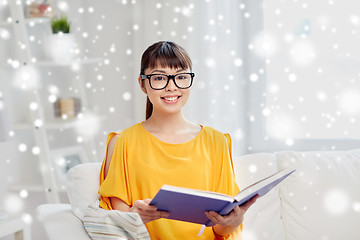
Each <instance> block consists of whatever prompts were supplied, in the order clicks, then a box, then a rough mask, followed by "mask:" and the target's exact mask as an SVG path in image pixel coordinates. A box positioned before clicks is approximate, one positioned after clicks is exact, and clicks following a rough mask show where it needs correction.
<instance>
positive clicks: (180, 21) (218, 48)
mask: <svg viewBox="0 0 360 240" xmlns="http://www.w3.org/2000/svg"><path fill="white" fill-rule="evenodd" d="M83 4H84V7H83V8H82V12H83V13H82V14H83V18H82V19H83V20H82V21H83V23H82V27H81V28H80V29H78V35H80V36H81V35H82V41H83V44H84V46H85V49H87V52H86V54H87V55H88V56H100V57H102V58H103V59H104V61H103V62H102V64H101V66H99V67H96V68H93V67H91V68H90V69H89V71H86V72H87V77H86V78H88V79H92V80H89V81H93V84H92V85H91V86H92V87H91V88H90V89H89V92H90V90H92V89H94V88H95V89H96V90H97V91H96V93H91V94H90V95H91V104H92V105H93V107H94V108H95V110H96V111H97V112H98V113H99V114H103V115H107V116H108V117H107V120H106V121H104V122H103V123H102V124H103V125H102V129H104V131H105V132H109V131H114V130H115V129H123V128H125V127H128V126H130V125H133V124H135V123H137V122H139V121H142V120H144V116H145V102H146V98H145V95H144V94H143V93H142V92H141V90H140V88H139V86H138V82H137V78H138V75H139V68H140V58H141V54H142V53H143V51H144V50H145V49H146V48H147V47H148V46H149V45H151V44H152V43H154V42H156V41H160V40H170V41H174V42H176V43H178V44H180V45H181V46H183V47H184V48H185V49H186V50H187V52H188V53H189V55H190V57H191V58H192V60H193V71H194V72H195V74H196V77H195V80H194V85H193V87H192V90H191V91H192V93H191V97H190V99H189V102H188V103H187V106H186V107H185V116H186V117H187V118H188V119H189V120H191V121H194V122H196V123H199V124H202V125H207V126H211V127H214V128H216V129H218V130H220V131H222V132H228V133H230V134H231V136H232V139H233V155H234V156H238V155H240V154H243V153H244V152H246V148H247V143H246V140H245V139H246V134H247V127H246V124H247V122H248V120H247V104H248V102H247V97H246V94H247V85H248V81H249V80H248V79H249V77H248V76H247V75H248V74H249V73H248V71H246V70H245V69H246V67H247V66H248V64H249V63H248V62H247V57H246V52H247V48H248V45H249V38H250V35H249V34H248V33H247V31H249V30H248V27H247V26H248V25H249V23H250V22H251V21H252V17H253V16H252V14H251V13H249V12H248V9H249V7H248V6H247V3H246V2H245V1H214V0H207V1H205V0H204V1H194V0H193V1H190V0H187V1H180V0H174V1H155V0H146V1H139V0H137V1H125V0H123V1H107V2H102V3H99V2H97V1H94V0H93V1H83ZM74 14H77V15H79V14H78V12H77V11H75V12H74ZM84 32H86V37H84ZM102 138H104V136H103V135H101V138H100V139H102ZM99 141H100V142H101V140H99ZM102 147H103V146H102Z"/></svg>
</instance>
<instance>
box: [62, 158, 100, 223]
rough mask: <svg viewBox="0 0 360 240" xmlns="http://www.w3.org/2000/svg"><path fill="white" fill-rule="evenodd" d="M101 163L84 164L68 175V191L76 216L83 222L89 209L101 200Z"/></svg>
mask: <svg viewBox="0 0 360 240" xmlns="http://www.w3.org/2000/svg"><path fill="white" fill-rule="evenodd" d="M100 168H101V163H83V164H79V165H76V166H75V167H73V168H71V169H70V170H69V172H68V174H67V179H66V191H67V194H68V198H69V201H70V204H71V207H72V210H73V212H74V214H75V215H76V216H77V217H78V218H79V219H80V220H81V221H82V220H83V218H84V214H85V211H86V209H87V207H88V206H89V205H90V204H92V203H93V202H95V201H96V200H97V199H99V198H100V195H99V194H98V191H99V187H100V183H99V174H100Z"/></svg>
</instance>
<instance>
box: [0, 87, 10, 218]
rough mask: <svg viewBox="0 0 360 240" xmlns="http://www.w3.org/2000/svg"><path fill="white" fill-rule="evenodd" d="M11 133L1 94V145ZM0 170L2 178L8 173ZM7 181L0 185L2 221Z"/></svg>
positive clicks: (0, 214)
mask: <svg viewBox="0 0 360 240" xmlns="http://www.w3.org/2000/svg"><path fill="white" fill-rule="evenodd" d="M9 131H10V127H9V120H8V115H7V112H6V107H5V102H4V99H3V97H2V94H1V92H0V145H1V142H4V141H8V140H9ZM0 147H1V146H0ZM0 160H1V161H0V164H5V163H4V161H3V159H0ZM0 168H1V169H0V171H4V173H1V176H5V175H6V173H5V169H4V167H0ZM6 181H7V179H6V178H5V182H2V183H0V196H1V198H2V199H0V220H2V219H6V218H7V214H6V212H5V211H4V196H5V194H6V185H7V184H6Z"/></svg>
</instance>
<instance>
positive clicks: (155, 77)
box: [154, 76, 164, 81]
mask: <svg viewBox="0 0 360 240" xmlns="http://www.w3.org/2000/svg"><path fill="white" fill-rule="evenodd" d="M154 80H156V81H161V80H164V77H163V76H154Z"/></svg>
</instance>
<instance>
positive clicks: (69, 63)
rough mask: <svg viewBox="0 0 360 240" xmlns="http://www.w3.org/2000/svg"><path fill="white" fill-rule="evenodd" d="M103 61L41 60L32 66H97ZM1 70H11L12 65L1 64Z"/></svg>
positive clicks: (92, 59) (94, 59)
mask: <svg viewBox="0 0 360 240" xmlns="http://www.w3.org/2000/svg"><path fill="white" fill-rule="evenodd" d="M101 61H102V59H101V58H87V59H76V60H73V61H66V62H55V61H51V60H41V61H37V62H33V63H32V65H33V66H34V67H71V66H73V65H77V64H79V65H87V64H96V63H100V62H101ZM0 68H11V69H13V67H12V66H11V64H6V63H0Z"/></svg>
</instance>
